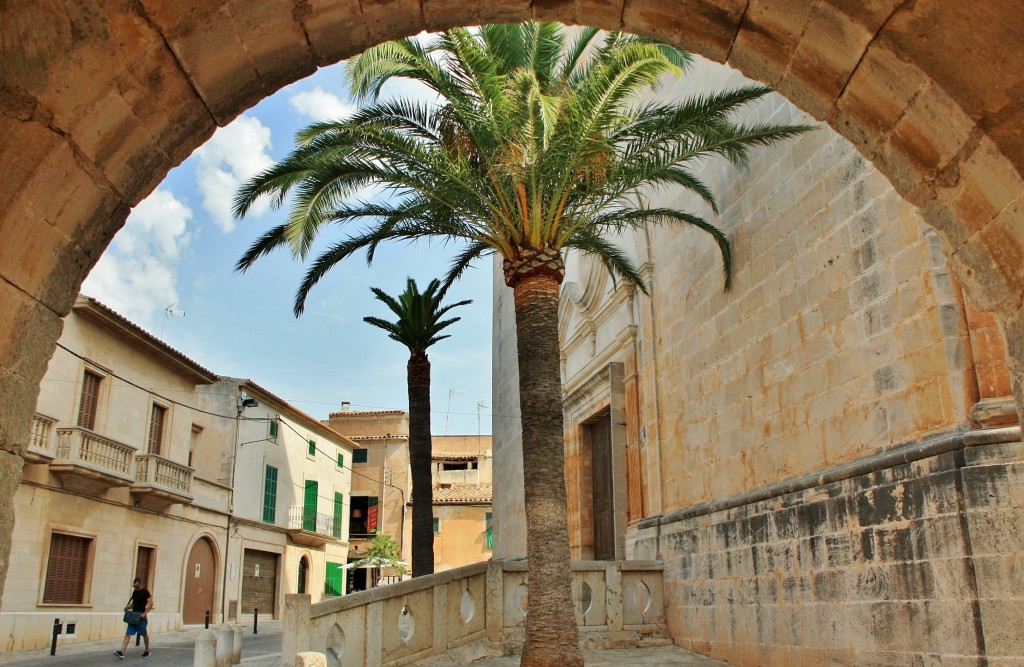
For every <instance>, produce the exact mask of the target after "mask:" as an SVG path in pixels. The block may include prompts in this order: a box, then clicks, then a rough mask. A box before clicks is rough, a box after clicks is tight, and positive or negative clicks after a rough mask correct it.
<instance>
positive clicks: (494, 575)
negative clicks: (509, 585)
mask: <svg viewBox="0 0 1024 667" xmlns="http://www.w3.org/2000/svg"><path fill="white" fill-rule="evenodd" d="M484 598H485V599H484V614H485V616H484V623H485V624H486V628H487V641H489V642H491V643H492V644H500V643H501V639H502V634H503V633H504V630H505V621H504V610H505V568H503V567H502V565H501V561H500V560H494V559H491V560H489V561H487V579H486V583H485V584H484Z"/></svg>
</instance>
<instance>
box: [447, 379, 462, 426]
mask: <svg viewBox="0 0 1024 667" xmlns="http://www.w3.org/2000/svg"><path fill="white" fill-rule="evenodd" d="M456 394H458V395H459V396H462V392H461V391H455V387H452V388H451V389H449V390H448V411H447V412H445V413H444V434H445V435H448V418H449V417H451V416H452V396H455V395H456Z"/></svg>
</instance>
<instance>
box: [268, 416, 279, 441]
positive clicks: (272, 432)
mask: <svg viewBox="0 0 1024 667" xmlns="http://www.w3.org/2000/svg"><path fill="white" fill-rule="evenodd" d="M267 437H268V438H270V439H271V440H274V439H276V438H277V420H276V419H271V420H270V421H269V422H267Z"/></svg>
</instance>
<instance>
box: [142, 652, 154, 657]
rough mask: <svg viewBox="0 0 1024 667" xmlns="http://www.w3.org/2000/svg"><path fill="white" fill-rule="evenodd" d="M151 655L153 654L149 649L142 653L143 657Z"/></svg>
mask: <svg viewBox="0 0 1024 667" xmlns="http://www.w3.org/2000/svg"><path fill="white" fill-rule="evenodd" d="M150 655H152V654H151V653H150V652H149V651H146V652H145V653H143V654H142V657H143V658H148V657H149V656H150Z"/></svg>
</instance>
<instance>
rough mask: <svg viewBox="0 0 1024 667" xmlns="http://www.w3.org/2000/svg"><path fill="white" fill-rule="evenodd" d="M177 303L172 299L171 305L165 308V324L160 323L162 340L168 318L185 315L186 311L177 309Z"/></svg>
mask: <svg viewBox="0 0 1024 667" xmlns="http://www.w3.org/2000/svg"><path fill="white" fill-rule="evenodd" d="M176 305H178V303H177V302H176V301H172V302H171V303H170V305H168V306H167V307H166V308H164V321H163V324H161V325H160V340H163V339H164V327H166V326H167V320H169V319H171V318H172V317H185V311H184V310H178V309H176V308H175V306H176Z"/></svg>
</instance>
